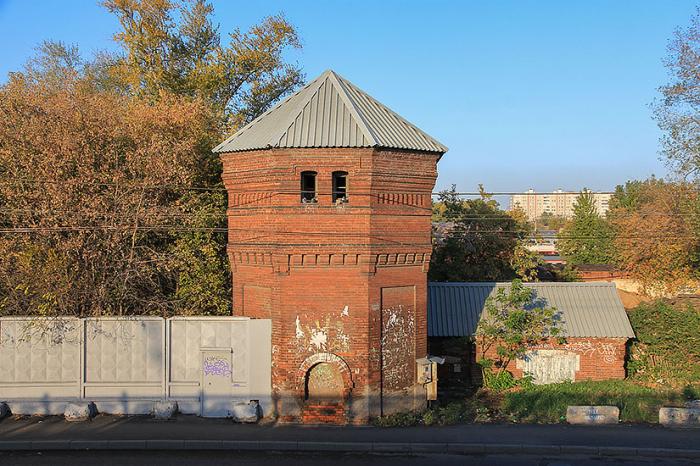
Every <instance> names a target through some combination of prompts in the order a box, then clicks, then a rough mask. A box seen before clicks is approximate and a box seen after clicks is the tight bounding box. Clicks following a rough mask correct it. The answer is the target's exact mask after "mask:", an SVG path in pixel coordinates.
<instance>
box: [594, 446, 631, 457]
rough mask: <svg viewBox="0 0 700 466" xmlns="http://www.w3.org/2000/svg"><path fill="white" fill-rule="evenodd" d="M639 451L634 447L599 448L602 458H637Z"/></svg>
mask: <svg viewBox="0 0 700 466" xmlns="http://www.w3.org/2000/svg"><path fill="white" fill-rule="evenodd" d="M637 450H638V449H637V448H633V447H598V452H599V453H600V455H601V456H637Z"/></svg>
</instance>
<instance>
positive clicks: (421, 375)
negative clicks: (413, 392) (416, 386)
mask: <svg viewBox="0 0 700 466" xmlns="http://www.w3.org/2000/svg"><path fill="white" fill-rule="evenodd" d="M444 362H445V360H444V359H443V358H440V357H437V356H430V357H427V358H419V359H416V367H417V371H418V377H417V380H418V383H420V384H423V385H425V393H426V398H427V399H428V400H429V401H433V400H437V383H438V373H437V366H438V364H443V363H444Z"/></svg>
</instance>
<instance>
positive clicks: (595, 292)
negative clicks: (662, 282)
mask: <svg viewBox="0 0 700 466" xmlns="http://www.w3.org/2000/svg"><path fill="white" fill-rule="evenodd" d="M509 286H510V284H509V283H441V282H431V283H429V284H428V336H431V337H463V336H471V335H473V334H474V332H475V331H476V326H477V324H478V322H479V319H480V317H481V314H482V312H483V310H484V303H485V302H486V298H488V297H489V296H490V295H492V294H494V293H495V290H496V289H498V288H508V287H509ZM525 286H527V287H528V288H532V289H533V290H534V291H535V296H534V299H535V300H537V301H541V302H542V304H544V305H545V306H551V307H555V308H556V309H557V311H559V312H560V313H561V314H560V317H561V319H562V324H561V329H562V331H563V333H564V335H565V336H568V337H601V338H604V337H608V338H634V331H633V330H632V326H631V325H630V322H629V318H628V317H627V313H626V312H625V309H624V307H623V306H622V302H621V301H620V297H619V296H618V294H617V291H616V289H615V284H614V283H606V282H588V283H544V282H540V283H526V284H525Z"/></svg>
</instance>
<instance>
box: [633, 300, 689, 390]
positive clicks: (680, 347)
mask: <svg viewBox="0 0 700 466" xmlns="http://www.w3.org/2000/svg"><path fill="white" fill-rule="evenodd" d="M629 317H630V321H631V323H632V328H634V332H635V334H636V335H637V339H636V341H634V342H632V344H631V345H630V357H629V362H628V363H627V369H628V372H629V377H630V379H633V380H638V381H641V382H653V383H659V384H665V385H670V386H673V387H681V386H684V385H687V384H697V383H700V332H699V331H698V329H700V308H697V307H693V306H692V305H690V304H689V303H688V302H685V303H683V302H678V303H675V304H674V303H672V302H670V301H665V300H659V301H656V302H654V303H643V304H641V305H639V306H638V307H636V308H634V309H633V310H631V311H630V312H629Z"/></svg>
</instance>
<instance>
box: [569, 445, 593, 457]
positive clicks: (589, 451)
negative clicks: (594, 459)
mask: <svg viewBox="0 0 700 466" xmlns="http://www.w3.org/2000/svg"><path fill="white" fill-rule="evenodd" d="M559 448H560V451H561V453H564V454H568V455H598V454H599V451H598V447H589V446H586V445H562V446H560V447H559Z"/></svg>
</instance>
